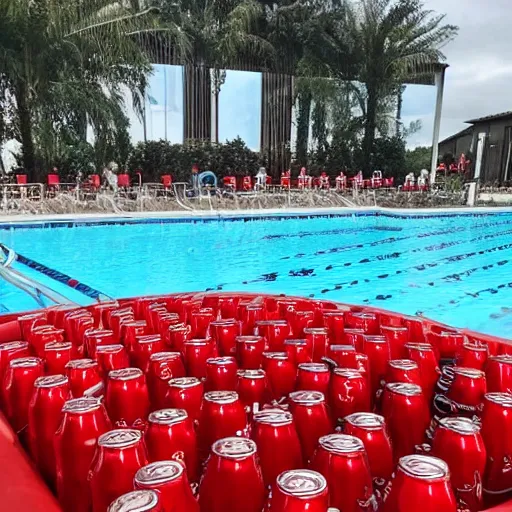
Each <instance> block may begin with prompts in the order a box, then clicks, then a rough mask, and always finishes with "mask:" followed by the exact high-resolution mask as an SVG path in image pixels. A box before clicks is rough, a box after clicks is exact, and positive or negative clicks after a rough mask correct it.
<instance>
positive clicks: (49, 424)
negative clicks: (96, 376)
mask: <svg viewBox="0 0 512 512" xmlns="http://www.w3.org/2000/svg"><path fill="white" fill-rule="evenodd" d="M69 393H70V389H69V382H68V379H67V377H64V375H50V376H48V377H39V378H38V379H36V381H35V382H34V391H33V393H32V398H31V400H30V404H29V407H28V439H29V446H30V453H31V455H32V459H33V461H34V462H35V464H36V466H37V469H38V470H39V472H40V473H41V475H42V476H43V478H44V479H45V481H46V483H47V484H48V485H49V486H50V487H51V488H52V489H54V488H55V452H54V449H53V440H54V438H55V432H56V431H57V429H58V427H59V425H60V422H61V419H62V412H61V411H62V407H63V405H64V402H65V401H66V400H67V399H68V398H69Z"/></svg>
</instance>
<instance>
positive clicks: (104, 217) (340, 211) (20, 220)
mask: <svg viewBox="0 0 512 512" xmlns="http://www.w3.org/2000/svg"><path fill="white" fill-rule="evenodd" d="M503 213H512V207H499V208H497V207H476V208H467V207H461V208H414V209H411V208H382V207H375V206H367V207H359V208H346V207H341V208H274V209H258V210H212V211H178V212H177V211H169V212H162V211H157V212H126V213H104V214H97V213H81V214H53V215H0V224H2V225H4V226H5V225H10V226H12V227H15V226H20V227H21V226H23V225H26V224H34V223H51V224H60V223H70V222H71V223H81V222H84V223H87V224H89V223H95V222H99V223H103V222H106V223H108V222H109V221H111V222H113V223H116V222H120V221H121V222H123V221H125V222H127V223H129V222H130V221H141V220H144V219H152V220H158V219H162V220H173V219H175V220H176V221H187V220H190V221H193V220H206V219H208V220H215V219H218V220H221V219H244V218H254V219H257V218H265V217H310V216H311V217H316V216H323V217H325V216H338V215H339V216H352V215H353V216H360V215H361V216H364V215H376V216H379V215H381V216H390V217H393V216H398V217H436V216H440V215H442V216H449V215H486V214H503Z"/></svg>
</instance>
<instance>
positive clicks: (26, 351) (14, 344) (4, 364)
mask: <svg viewBox="0 0 512 512" xmlns="http://www.w3.org/2000/svg"><path fill="white" fill-rule="evenodd" d="M28 356H30V348H29V345H28V343H27V342H26V341H10V342H8V343H0V382H2V383H3V381H4V376H5V372H6V371H7V369H8V368H9V362H10V361H11V360H13V359H16V358H19V357H28Z"/></svg>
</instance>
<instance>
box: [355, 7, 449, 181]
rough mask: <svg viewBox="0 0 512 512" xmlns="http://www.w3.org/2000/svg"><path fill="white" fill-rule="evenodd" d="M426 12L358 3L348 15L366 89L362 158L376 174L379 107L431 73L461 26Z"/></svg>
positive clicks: (358, 74) (361, 78)
mask: <svg viewBox="0 0 512 512" xmlns="http://www.w3.org/2000/svg"><path fill="white" fill-rule="evenodd" d="M443 20H444V15H438V14H434V13H433V12H432V11H428V10H425V7H424V4H423V1H422V0H360V1H359V3H358V4H356V5H355V6H354V7H353V8H352V9H347V10H346V18H345V21H346V23H345V30H346V31H347V33H348V34H349V37H350V38H351V39H352V41H353V42H354V44H353V50H354V52H355V54H354V60H355V61H356V62H358V63H359V66H358V70H357V76H355V77H354V78H357V79H358V80H359V81H360V82H362V83H363V84H364V85H365V89H366V102H365V103H366V104H365V123H364V137H363V144H362V149H363V157H364V167H365V170H367V171H371V170H372V152H373V145H374V140H375V132H376V127H377V117H378V110H379V103H380V102H381V101H383V100H384V99H385V98H386V97H388V96H390V95H391V94H396V92H397V91H398V90H399V87H400V86H401V85H402V84H403V83H404V82H406V81H408V80H412V79H414V78H416V77H418V76H419V75H424V74H426V73H429V72H432V71H433V70H434V68H435V65H436V64H438V63H440V62H442V61H443V60H444V59H445V57H444V55H443V53H442V51H441V48H442V47H443V45H445V44H446V43H447V42H448V41H450V40H451V39H453V38H454V37H455V35H456V34H457V30H458V29H457V27H455V26H453V25H443V24H442V23H443Z"/></svg>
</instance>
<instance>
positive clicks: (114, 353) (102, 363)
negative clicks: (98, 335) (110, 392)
mask: <svg viewBox="0 0 512 512" xmlns="http://www.w3.org/2000/svg"><path fill="white" fill-rule="evenodd" d="M96 360H97V361H98V364H99V368H100V373H101V375H103V376H105V377H106V376H107V375H108V374H109V372H111V371H112V370H121V369H122V368H128V367H129V366H130V358H129V357H128V352H126V349H125V348H124V347H123V345H99V346H98V347H96Z"/></svg>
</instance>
